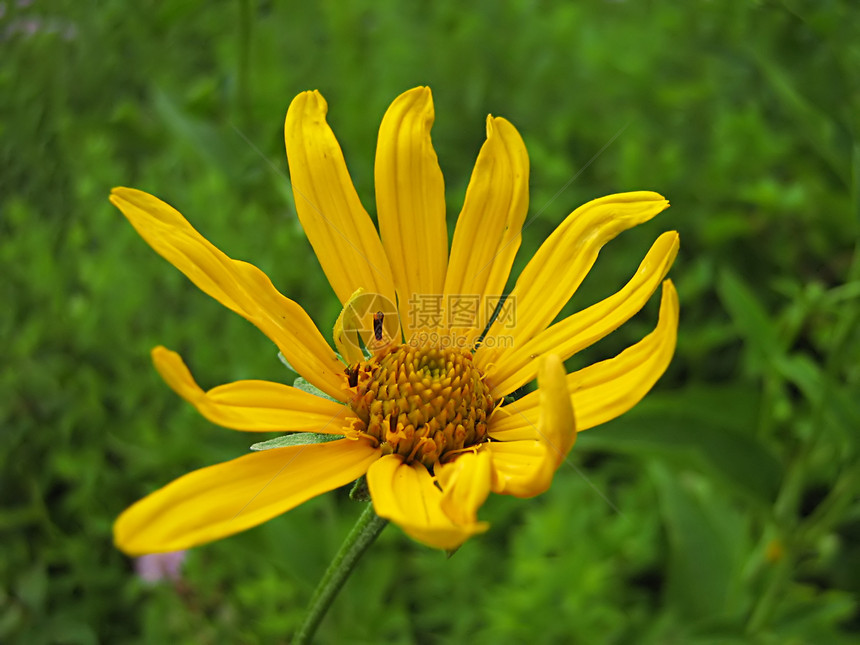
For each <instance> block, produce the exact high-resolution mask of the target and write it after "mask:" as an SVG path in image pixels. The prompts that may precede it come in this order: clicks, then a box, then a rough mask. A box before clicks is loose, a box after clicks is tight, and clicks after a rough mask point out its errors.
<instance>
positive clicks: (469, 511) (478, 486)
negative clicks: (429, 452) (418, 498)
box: [435, 450, 491, 525]
mask: <svg viewBox="0 0 860 645" xmlns="http://www.w3.org/2000/svg"><path fill="white" fill-rule="evenodd" d="M435 473H436V480H437V481H438V482H439V485H440V486H442V502H441V506H442V510H443V511H444V512H445V514H446V515H447V516H448V517H449V518H450V519H451V521H452V522H454V523H455V524H460V525H471V524H475V523H476V522H477V521H478V509H479V508H481V506H482V505H483V504H484V502H485V501H486V499H487V496H488V495H489V494H490V477H491V459H490V454H489V453H488V452H486V451H485V450H479V451H478V452H465V453H463V454H461V455H460V456H458V457H457V458H456V459H454V460H453V461H451V462H448V463H447V464H443V465H441V466H437V467H436V468H435Z"/></svg>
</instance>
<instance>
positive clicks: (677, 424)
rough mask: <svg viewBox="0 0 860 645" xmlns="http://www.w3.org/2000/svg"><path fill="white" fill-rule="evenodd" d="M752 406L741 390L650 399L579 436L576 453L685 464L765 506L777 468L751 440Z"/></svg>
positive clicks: (745, 390)
mask: <svg viewBox="0 0 860 645" xmlns="http://www.w3.org/2000/svg"><path fill="white" fill-rule="evenodd" d="M757 400H758V399H757V396H756V394H755V393H754V392H751V391H750V390H749V388H744V387H740V386H734V387H720V388H717V387H712V388H701V387H699V388H695V387H690V388H686V389H685V390H682V391H675V392H670V393H655V394H652V395H650V396H649V397H648V398H647V399H645V400H644V401H642V402H641V403H640V404H639V405H638V406H636V408H635V410H633V411H632V412H630V413H628V414H626V415H624V416H623V417H621V418H619V419H616V420H615V421H612V422H611V423H608V424H607V425H606V426H604V427H603V428H599V429H594V430H589V431H588V432H585V433H582V435H581V436H580V437H579V438H578V440H577V448H578V449H584V450H588V449H597V450H606V451H610V452H620V453H624V454H632V455H637V456H659V457H662V458H666V459H670V460H673V461H676V462H680V463H684V464H686V465H688V466H691V467H693V468H696V469H698V470H701V471H704V472H707V473H711V474H714V475H716V476H718V477H720V478H721V479H722V480H723V481H725V482H726V483H727V484H730V485H731V486H732V487H733V488H734V489H735V490H736V491H738V492H741V493H743V494H746V495H750V496H751V497H752V498H753V499H754V500H756V501H757V502H759V503H764V504H766V505H769V504H770V503H772V502H773V500H774V499H775V497H776V493H777V490H778V489H779V484H780V481H781V479H782V466H781V465H780V462H779V460H777V458H776V457H775V456H774V455H773V454H772V453H771V452H770V451H769V450H768V449H767V448H765V446H764V445H762V443H761V442H759V441H758V440H757V439H756V438H755V437H754V436H753V431H752V428H753V427H754V423H755V415H756V409H757Z"/></svg>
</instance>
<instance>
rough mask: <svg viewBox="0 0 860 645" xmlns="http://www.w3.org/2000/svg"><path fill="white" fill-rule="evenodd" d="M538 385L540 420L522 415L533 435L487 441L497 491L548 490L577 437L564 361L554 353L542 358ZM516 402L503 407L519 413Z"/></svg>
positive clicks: (518, 493)
mask: <svg viewBox="0 0 860 645" xmlns="http://www.w3.org/2000/svg"><path fill="white" fill-rule="evenodd" d="M538 385H539V388H538V391H537V392H536V394H537V395H538V397H539V399H540V406H539V414H540V416H539V418H538V420H537V424H534V423H533V422H532V421H530V420H527V419H525V417H521V419H520V420H521V421H522V422H523V423H524V424H527V425H530V426H531V430H532V433H533V434H532V437H533V438H528V439H524V440H515V441H501V442H495V441H493V442H490V443H489V444H487V446H488V448H489V451H490V454H491V455H492V460H493V463H492V465H493V491H494V492H496V493H504V494H506V495H514V496H515V497H534V496H535V495H540V494H541V493H543V492H545V491H546V490H547V489H548V488H549V487H550V484H552V477H553V474H554V473H555V471H556V469H557V468H558V467H559V465H561V463H562V462H563V461H564V459H565V457H566V456H567V453H568V452H570V449H571V448H572V447H573V444H574V442H575V441H576V423H575V422H574V417H573V408H572V407H571V401H570V394H569V393H568V391H567V384H566V382H565V371H564V363H562V362H561V359H560V358H559V357H558V356H556V355H555V354H550V355H549V356H547V357H546V358H545V359H543V360H542V361H541V367H540V375H539V376H538ZM517 403H518V402H517V401H514V402H513V403H510V404H509V405H507V406H505V408H504V409H505V410H506V412H508V413H510V414H514V415H516V414H517V413H518V412H519V410H518V406H517ZM491 428H492V421H491Z"/></svg>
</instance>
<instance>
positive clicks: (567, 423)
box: [512, 354, 576, 467]
mask: <svg viewBox="0 0 860 645" xmlns="http://www.w3.org/2000/svg"><path fill="white" fill-rule="evenodd" d="M566 376H567V372H565V370H564V363H562V362H561V359H560V358H559V357H558V356H557V355H556V354H550V355H548V356H547V357H546V358H544V359H543V360H542V361H541V367H540V374H539V376H538V394H539V396H540V420H539V422H538V428H537V429H538V434H539V435H540V439H541V440H543V441H545V442H546V443H547V445H548V447H549V449H550V453H551V454H552V455H553V456H554V458H555V464H556V467H558V465H559V464H560V463H561V462H562V461H564V458H565V457H566V456H567V453H569V452H570V449H571V448H573V444H574V442H575V441H576V422H575V421H574V415H573V407H572V404H571V400H570V394H568V390H567V383H566V381H565V377H566ZM512 405H516V401H514V403H513V404H512Z"/></svg>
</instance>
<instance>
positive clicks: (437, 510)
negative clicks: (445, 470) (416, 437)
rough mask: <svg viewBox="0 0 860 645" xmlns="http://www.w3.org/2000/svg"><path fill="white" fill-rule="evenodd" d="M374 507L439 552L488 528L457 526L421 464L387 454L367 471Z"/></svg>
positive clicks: (477, 523)
mask: <svg viewBox="0 0 860 645" xmlns="http://www.w3.org/2000/svg"><path fill="white" fill-rule="evenodd" d="M367 485H368V487H369V488H370V495H371V497H372V498H373V508H374V510H375V511H376V514H377V515H379V516H380V517H384V518H386V519H389V520H391V521H392V522H395V523H396V524H398V525H399V526H400V528H402V529H403V531H404V532H405V533H406V534H407V535H408V536H409V537H411V538H412V539H414V540H418V541H419V542H423V543H424V544H426V545H428V546H431V547H435V548H438V549H449V550H450V549H456V548H457V547H458V546H460V545H461V544H463V542H465V541H466V540H467V539H469V537H471V536H472V535H475V534H477V533H483V532H484V531H486V530H487V529H488V528H489V524H487V523H486V522H470V523H468V524H456V523H454V522H453V521H452V520H451V519H450V518H449V517H448V515H446V514H445V512H444V511H443V510H442V491H440V490H439V489H438V488H437V487H436V485H435V484H434V482H433V477H432V476H431V475H430V473H429V472H428V471H427V469H426V468H425V467H424V466H423V465H422V464H421V463H419V462H413V463H411V464H405V463H403V458H402V457H401V456H400V455H397V454H393V455H386V456H385V457H382V458H381V459H379V460H378V461H376V462H374V463H373V464H372V465H371V466H370V468H369V469H368V471H367Z"/></svg>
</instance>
